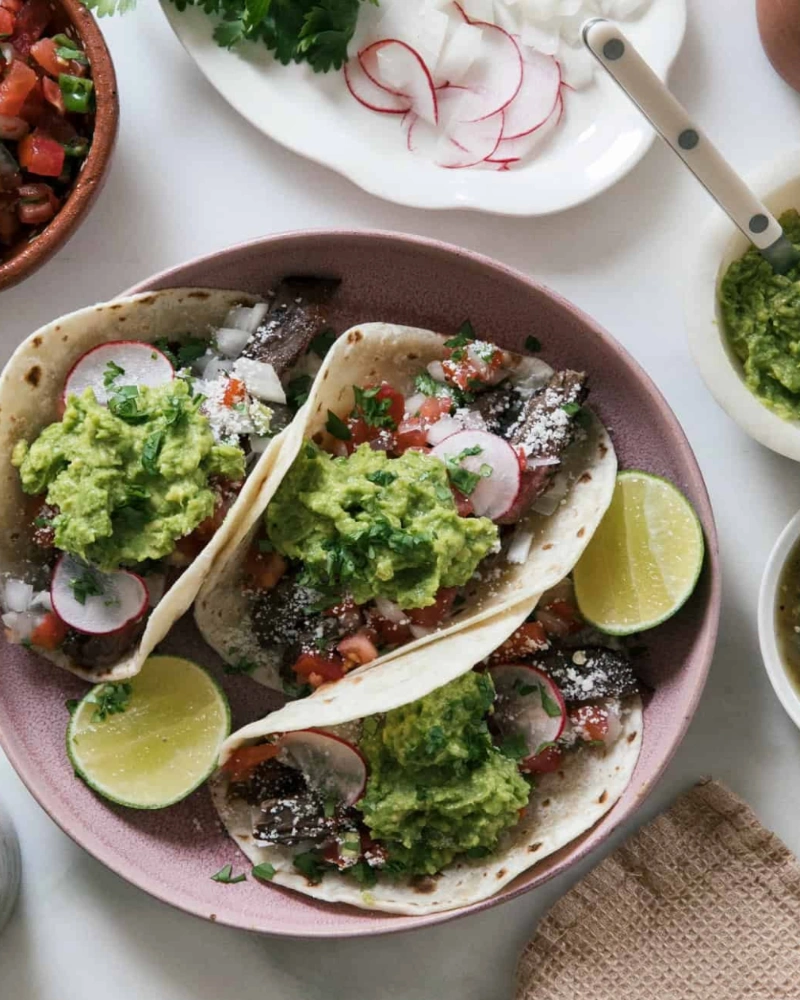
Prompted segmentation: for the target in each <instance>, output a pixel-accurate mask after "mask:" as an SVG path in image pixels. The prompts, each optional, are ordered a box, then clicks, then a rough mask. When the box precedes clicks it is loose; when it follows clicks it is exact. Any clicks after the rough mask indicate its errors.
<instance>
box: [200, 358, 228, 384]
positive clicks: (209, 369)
mask: <svg viewBox="0 0 800 1000" xmlns="http://www.w3.org/2000/svg"><path fill="white" fill-rule="evenodd" d="M232 368H233V362H232V361H222V360H221V359H220V358H212V360H211V361H209V362H208V364H207V365H206V370H205V373H204V375H203V381H204V382H213V381H214V379H215V378H219V376H220V375H228V374H229V373H230V371H231V370H232Z"/></svg>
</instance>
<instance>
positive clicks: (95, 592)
mask: <svg viewBox="0 0 800 1000" xmlns="http://www.w3.org/2000/svg"><path fill="white" fill-rule="evenodd" d="M69 586H70V590H71V591H72V596H73V597H74V598H75V600H76V601H77V602H78V604H86V598H87V597H99V596H100V595H101V594H102V593H103V584H102V583H101V582H100V579H99V578H98V576H97V574H96V573H93V572H92V571H91V570H90V569H86V570H84V571H83V572H82V573H81V574H80V576H74V577H73V578H72V579H71V580H70V581H69Z"/></svg>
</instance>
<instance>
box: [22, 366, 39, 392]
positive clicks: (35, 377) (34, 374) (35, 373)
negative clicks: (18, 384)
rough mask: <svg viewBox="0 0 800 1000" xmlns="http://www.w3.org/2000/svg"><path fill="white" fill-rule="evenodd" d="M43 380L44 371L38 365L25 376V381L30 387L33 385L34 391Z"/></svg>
mask: <svg viewBox="0 0 800 1000" xmlns="http://www.w3.org/2000/svg"><path fill="white" fill-rule="evenodd" d="M41 380H42V369H41V368H40V367H39V366H38V365H34V366H33V368H31V370H30V371H29V372H27V374H26V375H25V381H26V382H27V383H28V385H32V386H33V387H34V389H35V388H36V386H37V385H38V384H39V382H41Z"/></svg>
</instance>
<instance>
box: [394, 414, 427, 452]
mask: <svg viewBox="0 0 800 1000" xmlns="http://www.w3.org/2000/svg"><path fill="white" fill-rule="evenodd" d="M394 440H395V447H394V450H395V451H396V452H397V453H398V454H400V455H402V454H403V452H406V451H408V450H409V448H425V447H426V446H427V444H428V434H427V431H426V430H425V428H424V427H423V426H422V423H421V421H420V419H419V417H407V418H406V419H405V420H402V421H401V422H400V424H399V425H398V428H397V432H396V434H395V436H394Z"/></svg>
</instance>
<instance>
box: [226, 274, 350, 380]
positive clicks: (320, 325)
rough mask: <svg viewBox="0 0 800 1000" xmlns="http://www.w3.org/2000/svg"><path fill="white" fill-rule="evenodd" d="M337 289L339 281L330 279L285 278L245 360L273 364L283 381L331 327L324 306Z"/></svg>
mask: <svg viewBox="0 0 800 1000" xmlns="http://www.w3.org/2000/svg"><path fill="white" fill-rule="evenodd" d="M338 286H339V281H338V280H333V279H329V278H286V279H284V280H283V281H282V282H281V283H280V285H279V286H278V288H277V289H276V291H275V298H274V300H273V303H272V307H271V309H270V311H269V312H268V313H267V315H266V317H265V319H264V321H263V322H262V323H261V325H260V326H259V328H258V329H257V330H256V332H255V333H254V334H253V335H252V337H251V338H250V340H249V341H248V342H247V344H246V345H245V348H244V350H243V351H242V357H243V358H250V359H251V360H253V361H262V362H264V363H265V364H270V365H272V367H273V368H274V369H275V373H276V375H277V376H278V378H282V377H283V376H284V375H285V374H286V373H287V372H288V371H289V370H290V369H291V368H293V367H294V366H295V365H296V364H297V362H298V361H299V360H300V358H301V357H302V356H303V355H304V354H305V353H306V351H307V350H308V348H309V346H310V344H311V341H312V340H313V339H314V337H316V335H317V334H318V333H321V332H322V331H323V330H324V329H325V327H326V326H327V325H328V323H327V310H326V308H325V307H326V304H327V302H328V300H329V299H330V298H331V296H332V295H333V293H334V292H335V290H336V288H337V287H338Z"/></svg>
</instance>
